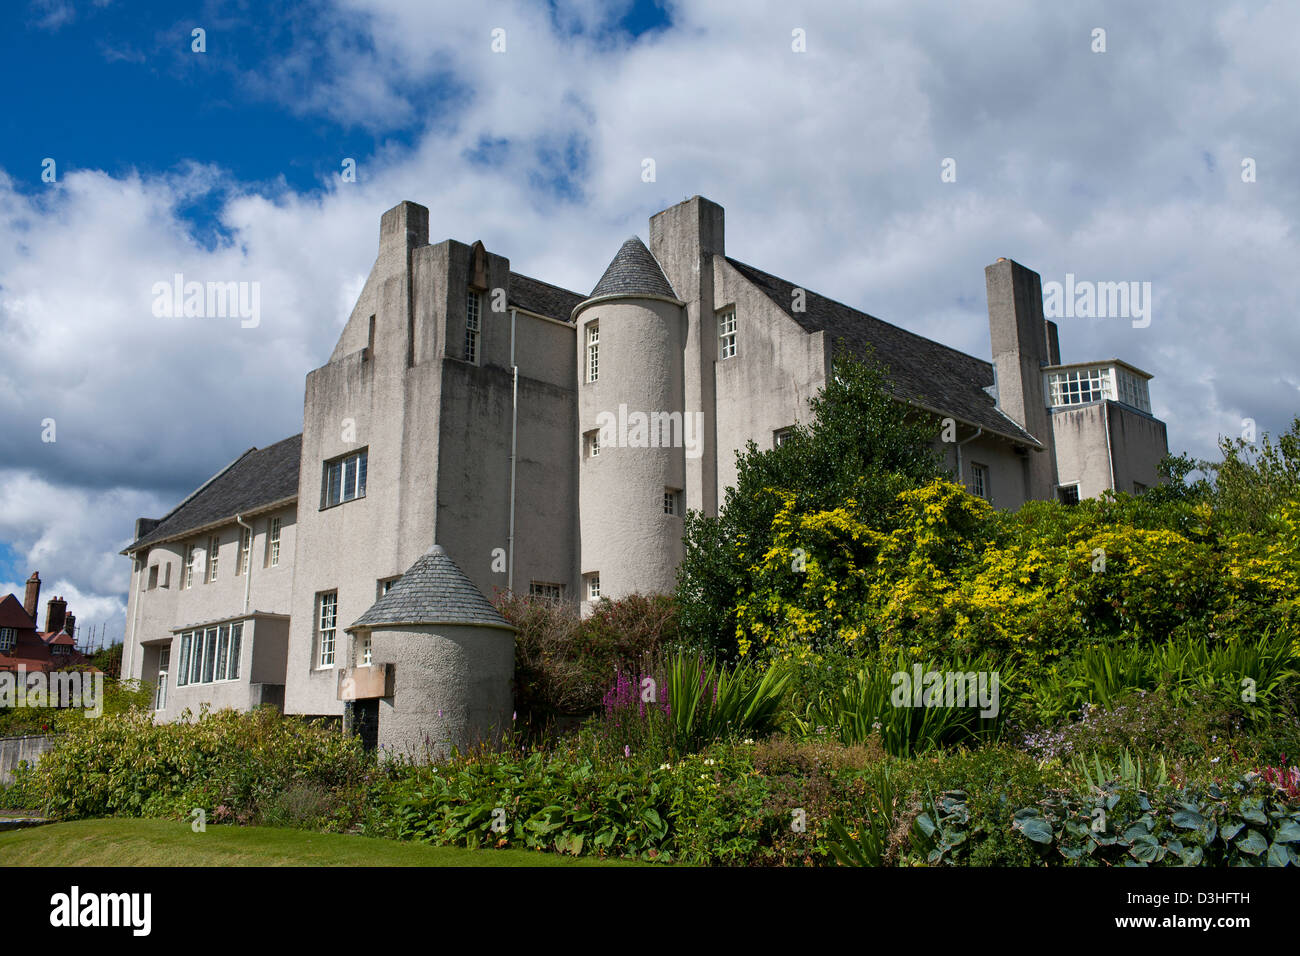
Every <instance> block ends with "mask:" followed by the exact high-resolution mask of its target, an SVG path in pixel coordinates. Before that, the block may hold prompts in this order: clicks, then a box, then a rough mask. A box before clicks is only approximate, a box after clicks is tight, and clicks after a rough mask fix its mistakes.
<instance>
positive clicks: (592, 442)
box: [582, 429, 600, 458]
mask: <svg viewBox="0 0 1300 956" xmlns="http://www.w3.org/2000/svg"><path fill="white" fill-rule="evenodd" d="M582 439H583V446H584V447H585V448H586V453H587V457H588V458H599V457H600V429H595V430H594V431H589V432H587V433H586V434H585V435H583V436H582Z"/></svg>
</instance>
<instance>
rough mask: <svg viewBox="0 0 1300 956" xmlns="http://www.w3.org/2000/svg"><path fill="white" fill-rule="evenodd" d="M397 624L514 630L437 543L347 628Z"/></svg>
mask: <svg viewBox="0 0 1300 956" xmlns="http://www.w3.org/2000/svg"><path fill="white" fill-rule="evenodd" d="M398 624H415V625H423V624H478V625H487V626H489V627H502V628H507V629H509V630H514V629H515V628H514V627H512V626H511V625H510V623H509V622H508V621H507V620H506V619H505V618H504V617H502V616H501V613H500V612H499V611H498V610H497V609H496V608H494V607H493V606H492V604H491V603H490V602H489V601H488V599H487V598H486V597H484V596H483V592H482V591H480V590H479V589H478V588H476V587H475V586H474V583H473V582H472V581H470V579H469V578H467V577H465V573H464V572H463V571H461V569H460V568H458V567H457V566H456V562H455V561H453V560H452V559H451V558H450V557H448V555H447V552H446V551H444V550H443V548H442V546H441V545H437V544H435V545H434V546H433V547H432V548H430V549H429V550H428V551H426V552H425V553H424V554H422V555H421V556H420V559H419V560H418V561H416V562H415V564H413V565H411V567H410V569H409V570H408V571H407V572H406V573H405V574H403V575H402V576H401V577H400V578H398V579H397V581H396V582H394V584H393V586H392V587H391V588H389V590H388V593H387V594H385V595H384V596H383V597H381V598H380V599H379V600H378V601H376V602H375V603H374V604H372V605H371V606H370V610H368V611H366V613H365V614H362V615H361V616H360V617H359V618H357V620H356V622H355V623H354V624H353V625H352V627H349V628H348V630H349V631H351V630H353V629H355V628H358V627H384V626H392V625H398Z"/></svg>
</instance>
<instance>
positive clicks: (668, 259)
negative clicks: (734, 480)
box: [650, 196, 726, 515]
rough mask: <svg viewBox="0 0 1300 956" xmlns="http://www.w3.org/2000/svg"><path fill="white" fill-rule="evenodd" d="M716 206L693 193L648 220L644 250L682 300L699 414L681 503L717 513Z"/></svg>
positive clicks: (720, 247)
mask: <svg viewBox="0 0 1300 956" xmlns="http://www.w3.org/2000/svg"><path fill="white" fill-rule="evenodd" d="M725 234H726V224H725V220H724V216H723V211H722V207H721V206H719V205H718V204H717V203H715V202H710V201H709V200H707V199H705V198H704V197H703V196H693V197H692V198H690V199H688V200H686V201H685V202H682V203H678V204H677V205H676V206H673V207H671V208H669V209H665V210H664V211H663V212H660V213H658V214H656V215H654V216H652V217H651V218H650V251H651V253H653V254H654V257H655V258H656V259H658V260H659V265H660V267H661V268H662V269H663V270H664V275H665V276H666V277H667V278H668V281H669V283H671V284H672V287H673V292H675V293H676V294H677V297H678V298H679V299H681V300H682V301H683V302H685V303H686V321H687V328H686V347H685V350H684V352H683V355H682V380H683V385H684V399H685V403H686V409H687V411H703V412H704V455H703V456H702V457H700V458H696V459H692V460H689V461H687V462H686V506H687V507H688V508H693V509H696V510H699V511H703V512H704V513H705V514H707V515H715V514H717V513H718V491H717V488H718V457H717V434H716V421H715V418H714V412H715V409H716V408H717V394H716V384H715V381H714V377H713V373H714V363H715V362H716V361H717V357H718V335H717V325H716V323H715V322H714V316H713V310H714V308H715V307H716V302H715V296H714V290H713V257H714V256H724V255H726V243H725Z"/></svg>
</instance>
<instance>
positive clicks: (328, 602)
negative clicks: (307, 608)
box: [316, 591, 339, 668]
mask: <svg viewBox="0 0 1300 956" xmlns="http://www.w3.org/2000/svg"><path fill="white" fill-rule="evenodd" d="M316 604H317V608H318V611H317V615H316V646H317V648H318V649H319V650H318V652H317V655H316V666H317V668H325V667H333V666H334V642H335V640H336V638H337V636H338V619H339V592H338V591H326V592H324V593H323V594H321V595H319V596H318V597H317V599H316Z"/></svg>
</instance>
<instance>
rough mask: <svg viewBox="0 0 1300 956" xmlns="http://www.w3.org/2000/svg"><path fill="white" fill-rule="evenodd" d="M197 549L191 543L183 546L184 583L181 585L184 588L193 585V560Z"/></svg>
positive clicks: (195, 558)
mask: <svg viewBox="0 0 1300 956" xmlns="http://www.w3.org/2000/svg"><path fill="white" fill-rule="evenodd" d="M197 550H198V549H197V548H196V547H195V546H194V545H192V544H187V545H186V546H185V583H184V584H183V585H181V586H182V587H184V588H192V587H194V562H195V561H196V560H197V555H196V551H197Z"/></svg>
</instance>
